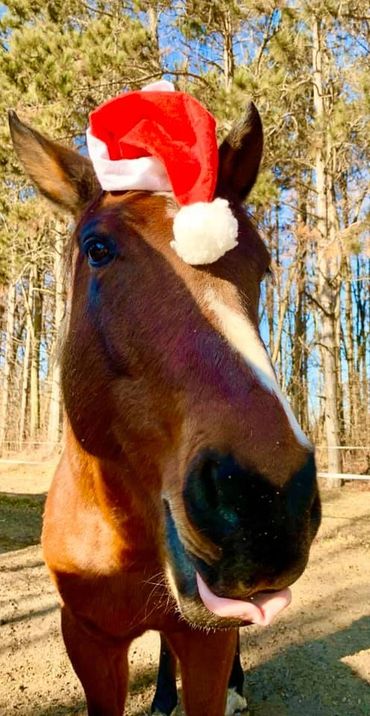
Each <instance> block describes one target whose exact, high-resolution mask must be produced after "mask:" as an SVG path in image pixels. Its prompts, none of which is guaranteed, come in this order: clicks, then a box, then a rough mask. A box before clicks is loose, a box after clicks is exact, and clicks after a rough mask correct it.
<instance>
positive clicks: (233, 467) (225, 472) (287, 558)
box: [165, 451, 320, 628]
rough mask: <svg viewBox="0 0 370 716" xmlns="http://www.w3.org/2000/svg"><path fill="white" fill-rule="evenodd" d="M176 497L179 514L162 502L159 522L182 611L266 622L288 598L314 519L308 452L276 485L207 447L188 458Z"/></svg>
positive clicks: (229, 622)
mask: <svg viewBox="0 0 370 716" xmlns="http://www.w3.org/2000/svg"><path fill="white" fill-rule="evenodd" d="M182 497H183V511H184V513H185V516H186V517H185V520H184V517H183V514H182V515H180V514H179V512H180V511H179V510H178V507H173V505H172V504H171V503H170V501H166V502H165V525H166V542H167V560H168V572H169V574H170V579H169V582H170V587H171V588H172V591H173V592H174V593H175V597H176V598H177V601H178V604H179V606H180V609H181V611H182V613H183V615H184V616H185V617H186V618H187V619H188V620H189V621H190V622H192V623H194V624H198V625H201V626H212V627H215V626H217V627H221V628H222V627H228V628H230V626H233V625H241V624H245V623H255V624H261V625H266V624H269V623H270V622H271V621H272V619H273V618H274V617H275V616H276V614H277V613H278V612H279V611H281V609H283V608H284V607H286V606H287V605H288V604H289V602H290V590H289V589H288V587H289V585H291V584H293V582H295V581H296V580H297V579H298V577H299V576H300V575H301V574H302V572H303V571H304V568H305V566H306V564H307V560H308V555H309V548H310V545H311V542H312V540H313V538H314V536H315V534H316V532H317V529H318V527H319V524H320V500H319V496H318V492H317V485H316V470H315V463H314V458H313V456H312V455H310V456H309V458H308V460H307V463H306V464H305V465H304V466H303V467H302V468H301V470H299V471H298V472H297V473H296V474H295V475H293V476H292V477H291V478H290V479H289V480H288V481H287V482H286V483H285V484H284V485H283V486H280V487H276V484H274V483H272V482H270V481H269V480H268V479H267V478H265V477H263V476H261V475H259V474H257V473H255V472H252V471H250V470H245V468H242V467H241V466H240V465H238V463H237V462H236V461H235V460H234V458H233V457H232V456H230V455H227V456H222V455H217V454H216V453H214V452H210V451H208V452H206V453H202V455H199V456H198V458H197V459H196V460H195V461H194V462H193V463H192V465H191V467H190V470H189V471H188V474H187V478H186V481H185V484H184V489H183V496H182ZM181 512H182V510H181ZM177 513H178V514H177ZM187 525H188V528H189V530H187ZM188 531H189V533H190V532H191V533H193V534H194V531H195V532H196V534H197V536H198V539H197V541H196V543H195V541H194V539H193V538H192V537H191V536H190V537H188V534H187V532H188ZM203 540H204V542H205V544H207V545H209V544H212V545H214V547H215V550H214V554H213V556H209V554H210V553H209V550H207V549H202V548H201V546H202V541H203ZM197 545H199V548H198V546H197Z"/></svg>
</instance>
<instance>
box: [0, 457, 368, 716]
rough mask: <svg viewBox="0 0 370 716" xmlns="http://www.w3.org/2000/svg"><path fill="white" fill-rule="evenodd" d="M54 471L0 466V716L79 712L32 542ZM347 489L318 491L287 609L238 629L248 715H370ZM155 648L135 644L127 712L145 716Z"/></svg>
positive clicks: (363, 561)
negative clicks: (313, 530)
mask: <svg viewBox="0 0 370 716" xmlns="http://www.w3.org/2000/svg"><path fill="white" fill-rule="evenodd" d="M51 467H52V466H47V468H45V470H44V472H43V473H41V474H40V473H39V470H38V468H34V466H32V467H27V466H25V467H24V471H23V472H22V471H21V473H20V472H19V470H18V471H16V470H8V469H7V470H4V469H3V466H2V469H1V471H0V490H1V493H0V572H1V574H0V675H1V676H0V714H1V716H3V715H5V714H6V715H7V716H12V715H13V714H18V715H19V716H58V715H60V716H61V715H65V714H81V715H82V714H84V713H85V711H84V701H83V694H82V692H81V688H80V685H79V682H78V680H77V678H76V677H75V675H74V673H73V671H72V669H71V667H70V665H69V661H68V659H67V657H66V655H65V653H64V648H63V645H62V642H61V637H60V635H59V615H58V609H57V601H56V597H55V593H54V590H53V587H52V586H51V583H50V581H49V578H48V575H47V573H46V570H45V568H44V566H43V564H42V561H41V555H40V548H39V545H38V544H37V541H38V534H39V527H40V520H41V513H42V505H43V495H42V493H43V492H44V491H45V489H46V488H47V484H48V480H49V475H50V469H51ZM355 488H356V489H354V488H353V487H352V486H351V487H346V488H344V489H343V490H342V491H341V492H340V494H339V493H333V494H330V495H328V493H326V495H325V500H324V520H323V527H322V529H321V532H320V536H319V538H318V539H317V540H316V543H315V545H314V547H313V550H312V557H311V561H310V566H309V568H308V570H307V571H306V573H305V574H304V575H303V577H302V578H301V579H300V580H299V582H298V583H297V584H296V585H295V586H294V588H293V603H292V605H291V606H290V608H289V609H288V610H287V611H286V612H285V613H283V615H282V616H281V617H280V618H279V619H278V621H277V622H276V624H275V625H273V626H272V627H269V628H267V629H265V630H263V629H260V628H258V627H249V628H248V629H245V630H243V631H242V647H243V663H244V667H245V669H246V690H247V693H248V698H249V704H250V713H251V715H252V716H370V579H369V577H370V491H369V490H360V489H359V488H358V487H357V486H355ZM27 493H28V494H27ZM30 493H31V494H30ZM22 545H23V546H22ZM24 545H30V546H26V547H25V546H24ZM157 651H158V637H157V635H156V634H153V633H147V634H146V635H145V636H144V637H142V638H141V639H140V640H138V641H137V642H135V643H134V645H133V647H132V651H131V656H130V662H131V687H130V697H129V700H128V704H127V711H126V713H127V715H128V716H144V715H145V714H147V713H149V707H150V702H151V698H152V696H153V691H154V680H155V672H156V665H157ZM205 716H207V715H206V714H205Z"/></svg>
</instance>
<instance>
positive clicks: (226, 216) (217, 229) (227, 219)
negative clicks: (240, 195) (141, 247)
mask: <svg viewBox="0 0 370 716" xmlns="http://www.w3.org/2000/svg"><path fill="white" fill-rule="evenodd" d="M173 233H174V237H175V239H174V241H171V246H172V248H173V249H174V251H176V253H177V255H178V256H180V258H182V259H183V261H185V262H186V263H187V264H192V265H193V266H196V265H199V264H212V263H214V261H217V260H218V259H219V258H221V256H223V255H224V254H225V253H226V251H230V250H231V249H234V248H235V246H237V243H238V242H237V240H236V239H237V236H238V222H237V220H236V218H235V216H234V215H233V213H232V211H231V209H230V206H229V202H228V201H226V199H215V200H214V201H212V202H210V203H206V202H201V201H200V202H197V203H196V204H189V205H188V206H182V207H181V209H180V211H178V213H177V214H176V216H175V220H174V222H173Z"/></svg>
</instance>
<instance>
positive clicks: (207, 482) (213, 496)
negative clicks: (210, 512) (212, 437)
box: [199, 460, 222, 510]
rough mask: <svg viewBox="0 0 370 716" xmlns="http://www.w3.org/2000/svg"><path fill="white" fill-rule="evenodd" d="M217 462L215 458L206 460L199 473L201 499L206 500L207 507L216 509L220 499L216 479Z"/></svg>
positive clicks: (217, 472) (218, 485)
mask: <svg viewBox="0 0 370 716" xmlns="http://www.w3.org/2000/svg"><path fill="white" fill-rule="evenodd" d="M218 474H219V462H216V460H206V462H205V463H204V465H203V466H202V468H201V469H200V474H199V484H200V486H201V492H202V493H203V494H202V498H203V500H205V501H206V502H207V505H208V507H209V508H211V509H214V510H217V508H218V507H219V506H220V501H221V496H222V495H221V490H220V484H219V481H218Z"/></svg>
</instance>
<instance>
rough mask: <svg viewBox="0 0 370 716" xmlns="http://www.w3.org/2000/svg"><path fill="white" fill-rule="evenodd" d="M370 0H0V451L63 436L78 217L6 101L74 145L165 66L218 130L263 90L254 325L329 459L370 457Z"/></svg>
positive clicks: (363, 464)
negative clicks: (67, 209)
mask: <svg viewBox="0 0 370 716" xmlns="http://www.w3.org/2000/svg"><path fill="white" fill-rule="evenodd" d="M366 8H367V6H366V3H364V2H363V0H342V1H341V2H338V1H337V0H335V1H334V0H333V1H332V0H328V1H323V0H307V1H305V0H290V1H289V0H288V2H284V1H283V0H282V1H281V2H270V0H261V2H258V1H256V0H251V2H247V3H244V2H234V1H233V0H216V1H214V2H206V1H204V0H188V1H186V0H178V1H175V2H130V1H128V2H126V1H125V0H112V1H111V2H104V1H101V2H100V1H99V0H85V1H82V0H54V1H52V2H47V0H11V1H10V2H8V3H7V5H6V6H5V5H0V38H1V57H0V87H1V93H0V173H1V177H0V178H1V182H2V191H1V195H0V386H1V393H0V454H2V455H9V454H12V453H14V452H20V451H24V450H26V449H27V450H29V449H32V450H33V451H35V450H40V451H41V452H42V453H43V454H45V453H49V452H51V451H52V450H53V449H55V447H56V446H57V445H58V444H59V442H60V440H61V413H62V408H61V400H60V392H59V367H58V362H57V353H58V334H59V333H60V328H61V324H62V321H63V315H64V310H65V288H66V282H67V281H68V277H65V275H64V270H63V255H64V246H65V241H66V237H67V235H68V231H69V224H68V221H67V220H66V219H64V218H63V217H61V216H59V215H57V214H56V213H55V212H54V210H53V208H52V207H50V206H49V205H48V204H47V203H46V202H45V201H44V200H42V199H40V198H39V197H38V196H37V195H36V194H35V192H34V191H33V189H32V188H31V187H30V185H29V184H28V183H27V181H26V179H25V177H24V175H23V173H22V171H21V169H20V167H19V165H18V163H17V160H16V157H15V155H14V152H13V150H12V149H11V145H10V138H9V130H8V127H7V122H6V110H7V109H8V108H14V109H16V111H17V112H18V114H19V115H20V117H21V118H22V119H23V120H24V121H26V122H28V123H30V124H32V125H34V126H35V127H36V128H38V129H39V130H40V131H42V132H45V133H46V134H48V135H49V136H51V137H52V138H54V139H57V140H59V141H61V142H64V143H68V144H71V145H74V146H77V147H78V148H82V147H83V145H84V131H85V128H86V126H87V123H88V114H89V112H90V111H91V110H92V109H93V108H95V107H96V105H98V104H99V103H101V102H102V101H103V100H105V99H107V98H109V97H111V96H114V95H116V94H117V93H118V92H120V91H122V90H123V89H135V88H140V87H141V86H143V85H144V84H146V83H148V82H150V81H154V80H155V79H159V78H160V77H163V76H165V77H166V78H168V79H171V80H173V81H174V82H175V83H176V87H177V88H178V89H181V90H186V91H188V92H190V93H192V94H194V95H195V96H196V97H198V98H199V99H201V101H202V102H203V103H204V104H206V105H207V106H208V108H209V109H210V110H211V111H212V112H213V113H214V114H215V115H216V116H217V117H218V119H219V134H220V138H221V137H222V136H223V135H224V134H225V133H226V132H227V130H228V129H229V128H230V126H231V123H232V121H233V120H234V119H235V118H237V117H238V116H239V115H240V114H241V113H242V111H243V107H244V105H245V103H246V100H247V98H252V99H253V100H254V102H255V103H256V104H257V106H258V108H259V111H260V113H261V115H262V118H263V122H264V127H265V154H264V162H263V170H262V172H261V175H260V178H259V180H258V183H257V185H256V187H255V189H254V190H253V193H252V195H251V196H250V197H249V200H248V202H249V206H248V208H249V209H250V211H251V213H252V214H253V215H254V217H255V218H256V220H257V223H258V226H259V228H260V231H261V234H262V236H263V238H264V240H265V241H266V243H267V245H268V247H269V249H270V251H271V254H272V257H273V273H274V280H273V281H271V279H267V280H266V282H265V283H264V285H263V290H262V302H261V327H262V334H263V337H264V340H265V342H266V344H267V345H268V347H269V350H270V353H271V355H272V358H273V362H274V364H275V366H276V370H277V372H278V375H279V379H280V382H281V384H282V386H283V389H284V390H285V392H286V393H287V394H288V396H289V399H290V401H291V402H292V405H293V408H294V410H295V412H296V414H297V417H298V419H299V421H300V422H301V424H302V425H303V427H304V428H305V430H306V431H308V432H309V433H310V435H311V436H312V437H313V439H314V440H315V441H316V442H317V443H318V444H319V452H318V457H319V465H320V467H321V469H328V470H329V471H331V472H341V471H342V469H344V470H345V471H347V472H360V473H364V474H365V473H367V474H369V473H370V447H369V446H370V406H369V389H370V338H369V336H370V300H369V286H370V280H369V279H370V239H369V233H370V232H369V228H370V201H369V191H368V190H369V176H370V172H369V153H370V50H369V47H370V43H369V40H370V11H369V10H368V9H366ZM336 446H342V447H343V448H344V449H342V450H339V449H337V448H336ZM348 446H349V448H351V447H352V446H353V447H355V446H356V447H358V448H359V449H356V450H354V449H348ZM334 447H335V449H334Z"/></svg>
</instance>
